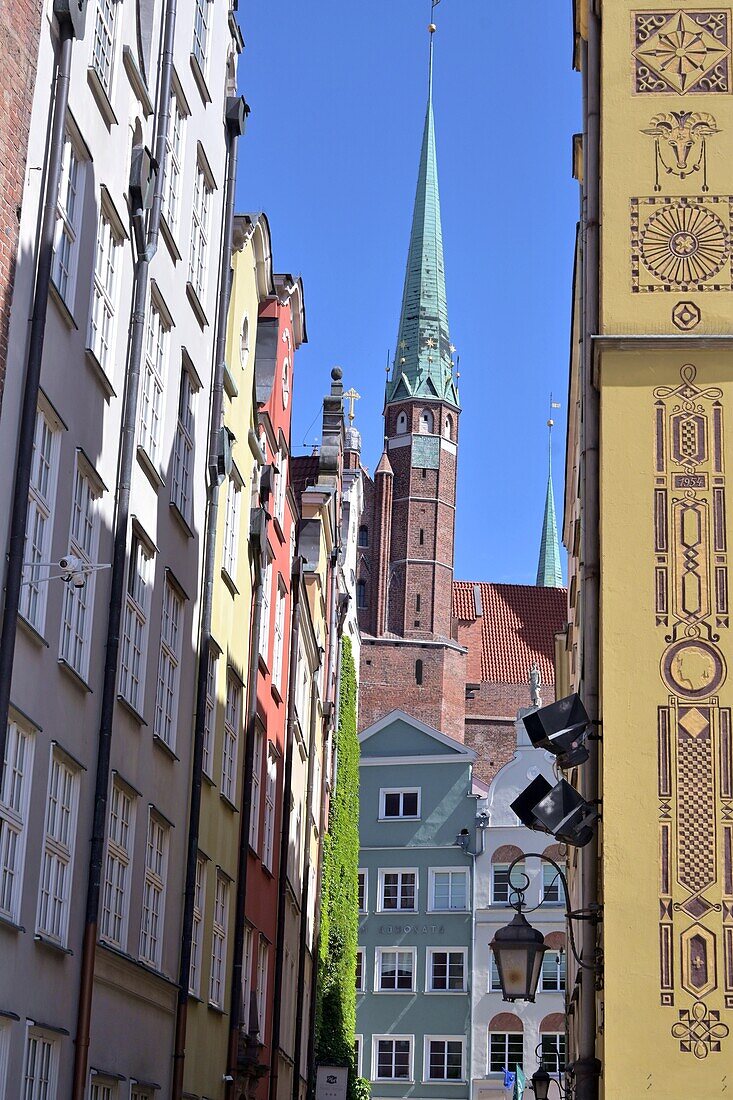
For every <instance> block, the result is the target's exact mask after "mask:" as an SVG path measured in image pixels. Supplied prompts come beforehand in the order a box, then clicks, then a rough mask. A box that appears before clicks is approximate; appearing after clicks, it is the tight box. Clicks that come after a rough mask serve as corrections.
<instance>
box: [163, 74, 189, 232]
mask: <svg viewBox="0 0 733 1100" xmlns="http://www.w3.org/2000/svg"><path fill="white" fill-rule="evenodd" d="M188 115H189V112H188V110H187V109H186V104H185V100H184V98H183V96H182V95H181V94H180V93H179V92H178V90H177V89H176V88H175V87H174V88H172V89H171V100H170V117H169V122H168V133H167V135H166V139H165V150H166V156H165V169H164V172H163V203H162V208H161V214H162V215H163V217H164V218H165V221H166V225H167V226H168V228H169V229H170V231H171V233H172V234H173V235H174V236H175V234H176V233H177V231H178V222H179V218H180V213H181V184H182V181H183V168H184V150H185V137H186V119H187V118H188Z"/></svg>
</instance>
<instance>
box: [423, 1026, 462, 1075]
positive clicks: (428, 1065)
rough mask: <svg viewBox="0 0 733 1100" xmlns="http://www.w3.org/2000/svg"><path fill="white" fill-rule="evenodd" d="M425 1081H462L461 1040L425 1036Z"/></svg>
mask: <svg viewBox="0 0 733 1100" xmlns="http://www.w3.org/2000/svg"><path fill="white" fill-rule="evenodd" d="M424 1076H425V1080H426V1081H462V1080H463V1039H461V1038H458V1037H455V1038H447V1039H442V1038H433V1036H432V1035H426V1036H425V1070H424Z"/></svg>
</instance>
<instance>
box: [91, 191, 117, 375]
mask: <svg viewBox="0 0 733 1100" xmlns="http://www.w3.org/2000/svg"><path fill="white" fill-rule="evenodd" d="M124 239H125V238H124V233H121V232H120V228H119V224H118V220H117V218H116V216H113V214H112V212H111V211H110V210H109V209H108V207H107V205H106V203H105V200H104V192H103V193H102V202H101V206H100V210H99V222H98V224H97V243H96V248H95V250H94V273H93V275H92V293H91V302H90V305H89V331H88V334H87V344H88V347H89V350H90V351H91V352H92V354H93V355H94V358H95V359H96V360H97V362H98V363H99V365H100V367H101V368H102V370H103V371H104V373H105V374H106V375H107V376H108V377H109V376H110V375H111V374H112V373H113V372H112V368H113V366H114V353H115V338H116V336H117V301H118V293H119V286H120V266H121V264H122V262H123V252H122V244H123V242H124Z"/></svg>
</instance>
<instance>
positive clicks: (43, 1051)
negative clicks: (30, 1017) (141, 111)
mask: <svg viewBox="0 0 733 1100" xmlns="http://www.w3.org/2000/svg"><path fill="white" fill-rule="evenodd" d="M58 1072H59V1044H58V1039H57V1038H56V1037H54V1036H53V1035H51V1034H49V1033H48V1032H46V1031H44V1030H43V1029H42V1028H38V1027H29V1028H28V1031H27V1032H26V1039H25V1056H24V1059H23V1089H22V1096H23V1100H53V1098H55V1096H56V1090H57V1087H58ZM19 1095H20V1093H19Z"/></svg>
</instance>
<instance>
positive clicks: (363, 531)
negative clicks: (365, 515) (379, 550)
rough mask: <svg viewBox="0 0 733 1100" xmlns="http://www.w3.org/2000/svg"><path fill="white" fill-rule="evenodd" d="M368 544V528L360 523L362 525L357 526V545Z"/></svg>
mask: <svg viewBox="0 0 733 1100" xmlns="http://www.w3.org/2000/svg"><path fill="white" fill-rule="evenodd" d="M368 545H369V529H368V528H367V527H365V526H364V525H363V524H362V526H361V527H360V528H359V546H368Z"/></svg>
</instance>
